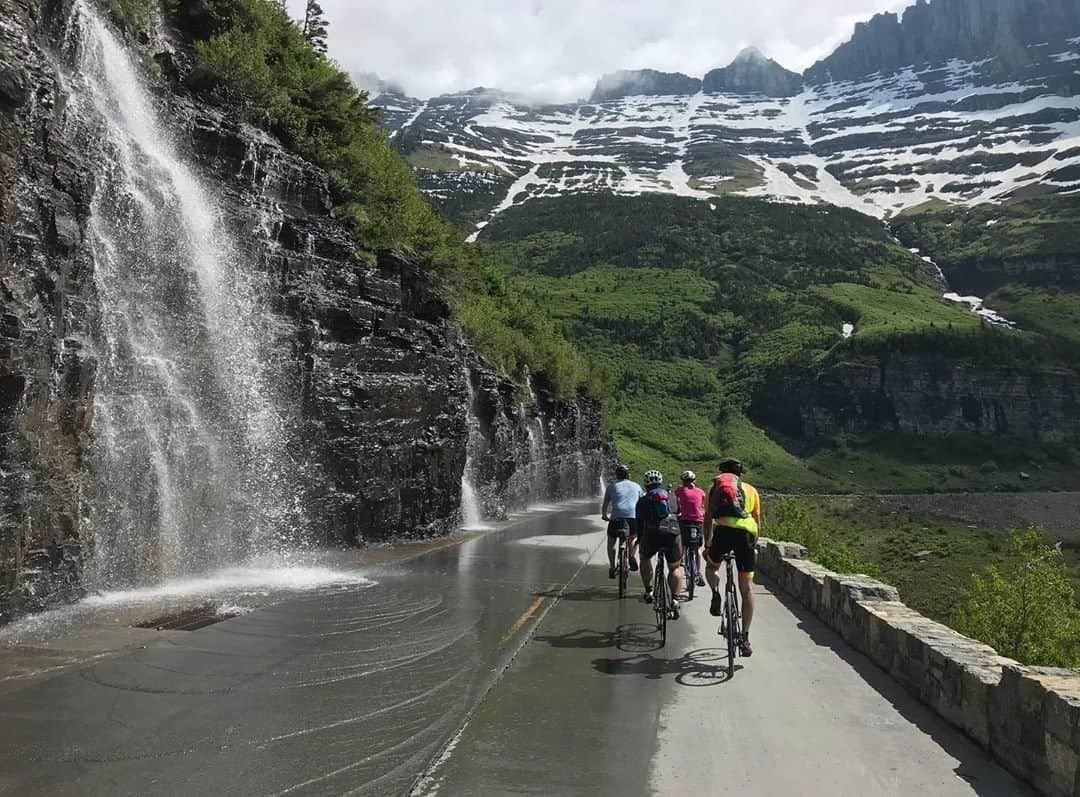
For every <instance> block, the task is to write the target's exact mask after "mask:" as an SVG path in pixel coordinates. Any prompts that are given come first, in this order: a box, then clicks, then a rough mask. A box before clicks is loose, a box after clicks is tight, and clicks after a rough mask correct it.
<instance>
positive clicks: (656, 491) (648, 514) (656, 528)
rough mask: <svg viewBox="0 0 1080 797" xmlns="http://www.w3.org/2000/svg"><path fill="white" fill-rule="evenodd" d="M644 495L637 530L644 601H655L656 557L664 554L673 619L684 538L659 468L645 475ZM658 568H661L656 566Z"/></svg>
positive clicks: (680, 581)
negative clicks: (672, 513) (670, 514)
mask: <svg viewBox="0 0 1080 797" xmlns="http://www.w3.org/2000/svg"><path fill="white" fill-rule="evenodd" d="M645 491H646V492H645V495H644V496H642V497H641V498H640V499H639V500H638V505H637V518H638V533H639V534H640V545H641V583H642V586H644V587H645V602H646V603H652V600H653V563H652V560H653V557H654V556H656V555H657V554H658V553H661V554H663V556H664V559H665V560H666V561H667V580H668V586H669V587H670V588H671V609H672V615H671V616H672V618H673V619H675V620H677V619H679V601H678V599H677V597H676V596H678V595H681V594H682V590H683V568H682V559H683V551H682V540H681V539H680V536H679V530H678V527H677V526H675V527H673V524H672V523H671V521H670V519H669V518H668V494H667V490H665V489H664V476H663V474H661V473H660V471H658V470H651V471H649V472H648V473H646V474H645ZM657 569H658V570H659V569H661V568H659V567H658V568H657Z"/></svg>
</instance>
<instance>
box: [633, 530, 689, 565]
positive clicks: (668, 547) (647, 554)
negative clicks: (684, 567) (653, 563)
mask: <svg viewBox="0 0 1080 797" xmlns="http://www.w3.org/2000/svg"><path fill="white" fill-rule="evenodd" d="M638 545H639V550H640V551H641V556H642V557H643V558H645V559H652V558H653V557H654V556H656V555H657V554H658V553H662V554H664V559H666V560H667V563H668V564H669V565H677V564H680V563H681V562H682V559H683V547H682V539H681V538H680V535H678V534H669V533H667V532H664V531H662V530H660V529H647V530H646V531H644V532H643V533H642V534H641V535H640V536H639V537H638Z"/></svg>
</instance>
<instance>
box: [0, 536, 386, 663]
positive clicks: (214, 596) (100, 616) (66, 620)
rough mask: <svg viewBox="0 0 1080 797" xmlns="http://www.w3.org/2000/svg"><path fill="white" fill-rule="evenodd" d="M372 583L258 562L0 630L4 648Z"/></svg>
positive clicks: (92, 599)
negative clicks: (211, 608)
mask: <svg viewBox="0 0 1080 797" xmlns="http://www.w3.org/2000/svg"><path fill="white" fill-rule="evenodd" d="M323 557H325V555H323ZM374 584H375V582H374V581H372V580H371V579H370V578H367V577H365V576H363V575H361V573H360V572H358V571H356V570H350V569H347V568H342V569H338V568H334V567H329V566H326V565H325V564H311V565H303V564H291V563H288V562H282V561H281V560H272V559H271V560H267V559H260V560H257V561H255V562H253V563H252V564H251V565H250V566H248V567H229V568H224V569H222V570H219V571H216V572H213V573H208V574H206V575H203V576H198V577H195V578H188V579H179V580H176V581H169V582H165V583H164V584H158V585H154V586H147V587H139V588H136V589H128V590H116V591H111V592H101V593H96V594H92V595H88V596H87V597H85V598H83V599H82V600H81V601H79V602H77V603H74V604H71V605H70V606H64V607H62V608H59V609H53V610H51V611H46V612H41V613H39V614H34V615H29V616H27V617H23V618H21V619H19V620H16V621H15V622H13V623H11V624H10V625H8V626H6V627H4V628H2V629H0V647H10V646H15V645H24V644H28V643H43V642H48V641H51V640H53V639H55V638H56V637H58V636H61V635H64V634H68V633H71V632H75V631H78V630H80V629H82V628H84V627H89V626H98V627H100V626H102V625H105V626H109V627H114V628H115V627H125V626H137V625H139V624H140V623H144V622H147V621H148V620H149V619H150V618H153V617H159V616H161V615H164V614H168V613H175V612H183V611H185V610H187V609H191V608H192V607H193V606H205V605H212V606H214V607H215V609H216V611H217V612H219V613H226V614H230V615H233V616H235V615H238V614H246V613H248V612H250V611H251V610H252V609H254V608H256V607H258V606H262V605H265V604H266V603H268V602H269V601H270V600H272V599H274V598H275V597H279V596H285V595H291V594H296V593H300V592H310V591H314V590H325V589H356V588H364V587H370V586H373V585H374Z"/></svg>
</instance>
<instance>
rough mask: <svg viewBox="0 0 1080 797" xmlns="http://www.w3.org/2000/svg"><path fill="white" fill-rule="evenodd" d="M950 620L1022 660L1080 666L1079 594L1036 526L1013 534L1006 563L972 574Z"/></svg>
mask: <svg viewBox="0 0 1080 797" xmlns="http://www.w3.org/2000/svg"><path fill="white" fill-rule="evenodd" d="M951 624H952V626H953V627H954V628H955V629H956V630H958V631H959V632H960V633H962V634H966V635H968V636H970V637H974V638H975V639H978V640H981V641H983V642H985V643H987V644H988V645H990V646H992V647H993V648H995V649H996V650H997V651H998V652H999V653H1001V654H1002V655H1003V656H1008V657H1010V658H1013V659H1016V660H1017V661H1019V662H1022V663H1024V664H1031V665H1044V666H1051V667H1080V605H1078V604H1077V593H1076V590H1075V588H1074V587H1073V585H1072V584H1071V583H1070V581H1069V577H1068V573H1067V570H1066V565H1065V559H1064V557H1063V556H1062V554H1061V551H1060V550H1058V549H1057V548H1056V547H1055V546H1053V545H1051V544H1050V541H1049V540H1048V538H1047V537H1046V534H1045V533H1044V532H1042V531H1040V530H1039V529H1034V528H1033V529H1029V530H1028V531H1025V532H1017V533H1016V534H1014V535H1013V537H1012V539H1011V540H1010V543H1009V549H1008V555H1007V559H1006V562H1005V564H1003V565H1001V566H996V565H989V566H987V567H985V568H984V569H983V570H982V571H981V572H979V573H977V574H975V575H973V576H972V577H971V580H970V581H969V582H968V584H967V586H966V587H965V588H964V591H963V593H962V597H961V599H960V601H959V603H958V604H957V605H956V607H955V608H954V609H953V615H952V623H951Z"/></svg>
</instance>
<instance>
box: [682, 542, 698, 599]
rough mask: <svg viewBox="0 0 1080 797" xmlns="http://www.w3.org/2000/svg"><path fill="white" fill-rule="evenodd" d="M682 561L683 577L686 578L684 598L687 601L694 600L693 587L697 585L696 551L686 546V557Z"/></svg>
mask: <svg viewBox="0 0 1080 797" xmlns="http://www.w3.org/2000/svg"><path fill="white" fill-rule="evenodd" d="M683 559H684V565H685V566H684V568H683V570H684V571H685V573H684V576H685V578H686V598H687V600H693V599H694V587H695V586H696V585H697V575H698V573H697V565H698V560H697V551H696V550H694V549H693V548H691V547H689V546H687V548H686V555H685V556H684V557H683Z"/></svg>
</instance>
